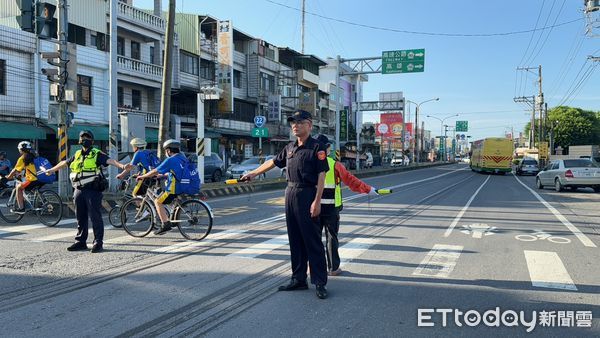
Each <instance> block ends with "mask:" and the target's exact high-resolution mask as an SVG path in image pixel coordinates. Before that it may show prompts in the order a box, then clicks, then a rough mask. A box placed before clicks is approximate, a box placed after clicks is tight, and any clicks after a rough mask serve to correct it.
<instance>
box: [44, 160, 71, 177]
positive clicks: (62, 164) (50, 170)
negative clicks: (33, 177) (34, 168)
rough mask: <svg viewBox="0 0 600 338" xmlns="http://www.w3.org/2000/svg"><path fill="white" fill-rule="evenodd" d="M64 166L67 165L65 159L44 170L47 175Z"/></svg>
mask: <svg viewBox="0 0 600 338" xmlns="http://www.w3.org/2000/svg"><path fill="white" fill-rule="evenodd" d="M66 166H67V161H60V162H58V163H57V164H56V165H55V166H54V167H52V168H50V169H48V170H46V171H45V172H46V174H47V175H51V174H52V173H55V172H57V171H59V170H60V169H62V168H64V167H66ZM42 172H44V170H42Z"/></svg>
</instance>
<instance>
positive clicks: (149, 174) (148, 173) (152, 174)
mask: <svg viewBox="0 0 600 338" xmlns="http://www.w3.org/2000/svg"><path fill="white" fill-rule="evenodd" d="M156 175H158V170H156V169H152V170H150V171H149V172H147V173H145V174H144V175H139V176H138V177H137V180H138V181H141V180H143V179H146V178H150V177H154V176H156Z"/></svg>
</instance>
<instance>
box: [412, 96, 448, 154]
mask: <svg viewBox="0 0 600 338" xmlns="http://www.w3.org/2000/svg"><path fill="white" fill-rule="evenodd" d="M439 100H440V98H439V97H436V98H434V99H429V100H425V101H423V102H421V103H416V102H414V101H411V100H406V102H410V103H412V104H415V105H416V106H417V108H416V109H415V136H414V140H415V146H414V148H413V161H415V159H416V162H417V163H419V162H420V160H421V154H420V151H419V149H418V148H419V137H418V130H419V108H420V107H421V105H422V104H423V103H427V102H431V101H439Z"/></svg>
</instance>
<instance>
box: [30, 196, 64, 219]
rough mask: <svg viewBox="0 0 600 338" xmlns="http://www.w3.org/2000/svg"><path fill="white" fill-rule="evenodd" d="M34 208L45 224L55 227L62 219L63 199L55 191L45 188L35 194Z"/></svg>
mask: <svg viewBox="0 0 600 338" xmlns="http://www.w3.org/2000/svg"><path fill="white" fill-rule="evenodd" d="M33 208H34V210H35V212H36V214H37V216H38V218H39V219H40V222H41V223H42V224H43V225H45V226H49V227H53V226H55V225H56V224H58V222H60V220H61V219H62V213H63V209H62V200H61V199H60V196H58V194H57V193H55V192H54V191H51V190H44V191H39V192H38V193H37V194H35V199H34V200H33Z"/></svg>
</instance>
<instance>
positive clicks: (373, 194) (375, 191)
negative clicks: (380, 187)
mask: <svg viewBox="0 0 600 338" xmlns="http://www.w3.org/2000/svg"><path fill="white" fill-rule="evenodd" d="M369 196H379V194H378V193H377V189H375V188H373V187H371V191H369Z"/></svg>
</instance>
